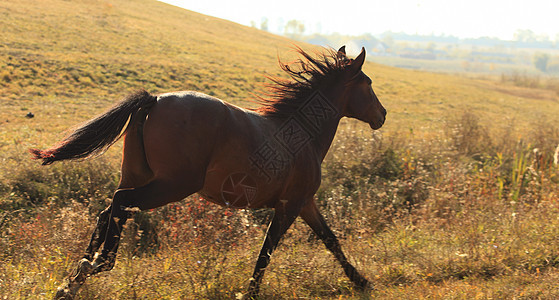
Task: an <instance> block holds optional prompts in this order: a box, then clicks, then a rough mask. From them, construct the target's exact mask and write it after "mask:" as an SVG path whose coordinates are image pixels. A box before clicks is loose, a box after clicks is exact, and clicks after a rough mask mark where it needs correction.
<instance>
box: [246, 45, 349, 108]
mask: <svg viewBox="0 0 559 300" xmlns="http://www.w3.org/2000/svg"><path fill="white" fill-rule="evenodd" d="M295 51H296V52H297V53H298V54H300V55H301V56H302V58H299V59H297V60H295V61H294V62H291V63H282V62H281V60H279V59H278V60H279V64H280V68H281V69H282V70H283V71H284V72H286V73H287V74H288V75H289V77H290V79H284V78H280V77H271V76H266V78H267V79H269V80H270V81H272V83H273V84H267V88H268V92H267V93H265V96H258V100H257V102H258V103H259V104H260V105H262V106H261V107H259V108H257V109H255V111H256V112H258V113H260V114H262V115H263V116H266V117H274V118H287V117H289V116H291V115H292V114H293V113H295V112H296V111H297V110H298V109H299V108H300V107H301V105H302V104H303V103H305V102H306V101H307V98H308V97H309V96H310V95H311V94H312V93H313V92H314V91H316V90H318V89H319V88H321V87H323V86H326V85H328V84H331V83H332V82H333V81H335V80H337V79H338V78H339V77H340V75H341V73H342V71H343V70H344V68H345V67H346V66H348V65H349V63H350V62H351V60H350V59H349V58H347V57H346V56H345V55H342V54H339V53H338V52H337V51H335V50H334V49H324V50H323V51H322V52H315V53H314V54H315V55H311V54H310V53H308V52H306V51H304V50H303V49H301V48H299V47H295Z"/></svg>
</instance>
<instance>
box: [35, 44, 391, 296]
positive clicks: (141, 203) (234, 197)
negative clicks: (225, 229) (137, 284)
mask: <svg viewBox="0 0 559 300" xmlns="http://www.w3.org/2000/svg"><path fill="white" fill-rule="evenodd" d="M298 52H299V53H300V54H301V55H302V58H301V59H299V60H298V61H296V62H295V63H294V65H296V68H294V67H293V64H292V65H282V66H281V67H282V69H283V70H284V71H286V72H287V73H288V74H289V75H290V77H291V79H290V80H283V79H272V80H273V82H274V84H273V86H272V91H271V92H270V97H269V98H267V99H261V102H262V104H263V106H262V107H261V108H259V109H256V110H246V109H243V108H240V107H237V106H234V105H232V104H229V103H226V102H224V101H222V100H220V99H216V98H213V97H210V96H207V95H204V94H201V93H197V92H174V93H167V94H161V95H158V96H152V95H150V94H149V93H147V92H145V91H140V92H138V93H135V94H133V95H130V96H128V97H127V98H126V99H124V100H123V101H122V102H120V103H118V104H117V105H116V106H115V107H113V108H112V109H110V110H109V111H107V112H106V113H104V114H102V115H100V116H98V117H97V118H95V119H92V120H91V121H89V122H87V123H86V124H84V125H83V126H81V127H80V128H78V129H76V130H75V131H73V132H72V133H71V134H70V135H69V136H67V137H66V138H65V139H64V140H63V141H62V142H60V143H59V144H58V145H57V146H55V147H53V148H51V149H48V150H37V149H33V150H31V152H32V153H33V155H34V156H35V158H37V159H41V160H42V161H43V164H44V165H47V164H51V163H53V162H55V161H58V160H66V159H79V158H85V157H89V156H91V155H93V154H97V153H99V152H102V151H103V150H106V149H107V148H108V147H110V146H111V145H112V144H113V143H114V142H115V141H117V140H118V138H119V137H120V136H121V135H124V151H123V152H124V153H123V158H122V169H121V170H122V177H121V180H120V184H119V187H118V189H117V190H116V192H115V194H114V196H113V200H112V204H111V205H110V206H109V207H108V208H107V209H105V210H104V211H103V212H101V214H100V215H99V218H98V221H97V226H96V228H95V230H94V233H93V236H92V238H91V241H90V243H89V246H88V247H87V249H86V252H85V255H84V257H83V258H82V259H81V260H80V262H79V263H78V267H77V269H76V271H75V272H74V274H72V275H71V276H70V278H69V280H68V282H67V284H66V285H65V286H62V287H61V288H59V290H58V292H57V294H56V296H55V297H56V298H57V299H59V298H72V297H73V296H74V295H75V294H76V292H77V290H78V289H79V287H80V286H81V285H82V284H83V283H84V281H85V279H86V278H87V277H88V276H90V275H92V274H95V273H98V272H101V271H107V270H110V269H112V267H113V266H114V263H115V258H116V252H117V248H118V244H119V240H120V235H121V230H122V226H123V225H124V223H125V222H126V220H127V219H128V218H130V216H131V214H132V213H133V212H134V211H137V210H146V209H152V208H156V207H160V206H163V205H165V204H168V203H171V202H176V201H180V200H182V199H184V198H185V197H187V196H188V195H191V194H193V193H196V192H197V193H199V194H200V195H202V196H203V197H204V198H205V199H207V200H209V201H211V202H214V203H216V204H219V205H222V206H228V207H237V208H263V207H268V208H273V209H274V216H273V219H272V221H271V223H270V226H269V228H268V231H267V233H266V238H265V240H264V243H263V245H262V250H261V251H260V254H259V255H258V259H257V262H256V267H255V269H254V273H253V275H252V278H251V280H250V285H249V288H248V293H247V294H246V295H245V296H246V297H248V298H253V297H255V296H256V295H257V294H258V291H259V285H260V282H261V280H262V277H263V275H264V270H265V268H266V266H267V265H268V263H269V261H270V255H271V254H272V251H273V250H274V249H275V248H276V246H277V245H278V242H279V241H280V238H281V237H282V235H283V234H284V233H285V232H286V231H287V229H288V228H289V227H290V226H291V224H292V223H293V221H294V220H295V219H296V218H297V216H301V218H303V220H304V221H305V222H306V223H307V224H308V225H309V226H310V227H311V228H312V230H313V231H314V232H315V233H316V234H317V235H318V236H319V237H320V239H322V241H323V242H324V244H325V245H326V247H327V248H328V249H329V250H330V251H331V252H332V253H333V254H334V256H335V258H336V259H337V260H338V261H339V263H340V264H341V266H342V268H343V270H344V271H345V273H346V275H347V276H348V277H349V279H351V281H352V282H353V283H354V284H355V285H356V286H357V287H359V288H365V287H367V286H368V285H369V283H368V281H367V280H366V279H365V278H363V277H362V276H361V275H360V274H359V273H358V272H357V271H356V269H355V268H354V267H353V266H352V265H351V264H350V263H349V262H348V260H347V259H346V257H345V255H344V254H343V252H342V250H341V247H340V244H339V242H338V240H337V238H336V236H335V235H334V233H333V232H332V231H331V230H330V228H328V225H327V224H326V222H325V220H324V218H323V217H322V215H321V214H320V212H319V211H318V208H317V205H316V203H315V200H314V194H315V192H316V191H317V189H318V187H319V186H320V180H321V163H322V161H323V159H324V157H325V155H326V153H327V151H328V149H329V147H330V144H331V143H332V140H333V138H334V135H335V133H336V129H337V127H338V123H339V121H340V119H341V118H342V117H352V118H357V119H359V120H361V121H364V122H367V123H368V124H369V125H370V126H371V128H372V129H378V128H380V127H381V126H382V125H383V124H384V120H385V116H386V110H385V109H384V108H383V106H382V105H381V104H380V102H379V100H378V99H377V97H376V95H375V94H374V92H373V90H372V88H371V79H370V78H369V77H367V75H365V74H364V73H363V72H362V70H361V68H362V65H363V62H364V61H365V49H364V48H363V49H362V51H361V54H359V56H358V57H357V58H355V59H354V60H353V59H349V58H348V57H347V56H346V54H345V48H344V47H342V48H340V50H338V51H337V52H336V51H332V50H325V51H324V52H323V53H321V54H319V55H318V56H313V55H310V54H308V53H307V52H305V51H303V50H301V49H298ZM101 246H102V248H101Z"/></svg>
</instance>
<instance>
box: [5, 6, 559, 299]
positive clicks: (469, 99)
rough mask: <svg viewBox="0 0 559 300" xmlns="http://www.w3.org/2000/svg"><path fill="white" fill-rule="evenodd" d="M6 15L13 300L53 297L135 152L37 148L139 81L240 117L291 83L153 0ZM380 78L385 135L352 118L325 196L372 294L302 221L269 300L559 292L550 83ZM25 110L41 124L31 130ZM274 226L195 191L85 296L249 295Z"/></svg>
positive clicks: (8, 260)
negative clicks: (39, 153)
mask: <svg viewBox="0 0 559 300" xmlns="http://www.w3.org/2000/svg"><path fill="white" fill-rule="evenodd" d="M0 12H1V13H2V16H3V18H1V19H0V23H1V24H2V27H3V28H5V30H4V32H3V38H4V39H5V41H6V42H5V43H3V44H2V45H1V46H0V65H1V66H2V71H1V72H0V94H1V95H2V96H0V97H1V101H0V149H1V150H0V161H1V162H2V164H0V257H1V261H2V262H3V264H1V265H0V298H4V299H44V298H49V297H52V295H53V293H54V291H55V289H56V287H57V286H58V285H59V284H60V283H61V282H62V281H63V280H64V278H65V276H67V274H68V273H69V271H70V270H71V269H72V268H73V266H74V263H75V261H76V260H77V259H78V258H79V257H81V254H82V251H83V249H84V248H85V245H86V243H87V240H88V235H89V234H90V232H91V230H92V226H93V225H94V219H95V217H96V215H97V214H98V212H99V211H100V210H101V209H102V208H103V207H104V206H105V205H106V202H107V201H108V199H107V197H109V196H110V195H111V194H112V193H113V190H114V188H115V186H116V184H117V181H118V172H117V171H116V170H118V164H119V158H120V151H119V150H120V149H119V147H120V145H119V144H117V145H115V147H114V149H113V148H112V149H111V150H109V151H108V152H107V153H106V154H105V155H104V156H103V157H101V158H96V159H93V160H89V161H86V162H82V163H61V164H56V165H54V166H51V167H48V168H42V167H40V166H38V164H37V163H36V162H34V161H30V160H29V159H28V158H29V157H28V155H27V154H26V149H27V148H30V147H32V146H33V147H45V146H49V145H51V144H52V143H53V142H54V141H55V140H57V139H58V138H60V136H61V134H60V132H62V131H63V130H65V129H67V128H68V127H70V126H73V125H74V124H76V123H78V122H79V121H83V120H86V119H88V118H90V117H92V116H93V115H94V114H96V113H99V112H101V111H102V110H103V109H104V108H105V107H107V106H109V105H110V103H112V102H114V101H115V100H117V99H118V98H119V97H121V96H122V95H124V94H126V93H127V92H128V91H130V90H132V89H135V88H139V87H146V88H148V89H150V91H153V92H163V91H168V90H174V89H196V90H201V91H203V92H207V93H213V94H214V95H216V96H219V97H223V98H226V99H228V100H232V101H233V102H237V103H241V102H240V99H244V98H247V97H250V92H252V91H254V90H258V89H259V85H260V84H261V82H262V80H263V79H262V77H261V76H260V75H259V74H257V73H260V72H261V73H271V74H272V75H274V74H276V73H274V72H277V70H278V68H277V67H276V57H275V56H276V51H278V50H276V47H277V49H286V48H285V45H286V44H288V41H286V40H284V39H282V38H278V37H275V36H272V35H269V34H267V33H262V32H259V31H256V30H254V29H250V28H246V27H241V26H237V25H234V24H231V23H228V22H225V21H222V20H216V19H213V18H209V17H205V16H201V15H198V14H194V13H190V12H184V11H181V10H179V9H176V8H173V7H170V6H167V5H164V4H161V3H157V2H151V1H134V2H132V3H131V2H127V1H111V4H108V3H106V2H103V1H100V2H97V1H84V2H83V3H79V5H78V4H76V3H75V2H67V1H54V0H52V1H40V2H28V3H25V2H21V1H19V2H17V3H16V2H13V3H12V2H2V3H0ZM62 13H64V15H65V16H67V18H60V17H59V16H60V14H62ZM162 15H165V16H168V17H166V18H162V17H160V16H162ZM76 20H79V22H77V21H76ZM335 46H337V45H335ZM279 51H280V54H281V55H284V54H285V55H288V54H286V52H283V50H279ZM365 70H366V72H367V73H368V74H372V75H373V76H372V77H373V80H374V86H375V91H376V92H377V94H378V96H379V98H380V99H381V101H382V102H383V104H385V106H386V107H387V110H388V111H389V114H388V121H387V124H386V125H385V127H384V128H383V129H382V130H381V131H379V132H376V133H374V134H373V133H371V131H370V129H369V128H368V126H367V125H366V124H361V123H359V122H357V121H355V120H346V119H344V120H342V122H341V124H340V128H339V132H338V134H337V137H336V139H335V141H334V144H333V145H332V148H331V151H330V153H329V155H328V157H327V159H326V161H325V163H324V170H323V175H324V176H323V184H322V187H321V189H320V191H319V192H318V194H317V197H318V200H319V203H320V205H321V210H322V211H323V212H324V213H325V215H326V217H327V219H328V222H329V224H331V225H332V227H333V229H334V230H335V231H336V233H337V234H338V235H339V236H340V238H341V241H342V244H343V247H344V249H345V252H346V254H347V255H348V256H349V257H350V259H351V261H352V262H354V263H355V265H356V266H357V268H358V269H359V270H362V272H363V273H364V275H365V276H366V277H367V278H369V279H370V280H371V281H372V282H373V283H374V284H375V286H376V289H375V290H373V291H368V292H365V293H360V292H358V291H356V290H354V289H353V288H352V286H351V284H350V282H349V281H348V280H347V279H346V278H345V276H344V275H343V272H342V270H340V268H339V267H338V266H337V264H336V263H335V262H334V260H333V258H332V256H331V254H330V253H328V252H327V251H326V250H325V248H324V246H323V245H322V244H321V243H320V241H317V240H316V237H314V236H313V235H312V234H311V233H310V231H309V229H308V228H307V227H306V226H305V225H304V224H303V223H302V222H300V221H297V222H296V224H295V225H294V227H293V228H291V229H290V231H289V232H288V234H287V235H286V237H285V239H284V240H283V241H282V243H281V245H280V247H279V248H278V250H277V252H276V253H275V254H274V257H273V259H272V263H271V265H270V267H269V270H268V271H267V273H266V276H265V278H264V283H265V285H264V286H263V289H262V298H263V299H298V298H310V299H368V298H380V299H400V298H401V299H422V298H435V299H449V298H451V299H466V298H481V299H485V298H500V299H509V298H520V299H537V298H543V299H553V298H557V297H559V290H558V288H557V285H556V282H557V278H558V277H559V271H558V262H559V256H558V253H559V242H558V240H557V238H556V237H557V236H558V234H559V219H558V218H557V215H558V210H559V207H558V205H559V204H558V199H559V192H558V191H559V189H558V187H559V170H558V168H557V166H554V165H553V163H552V154H553V151H554V150H555V149H556V147H557V144H559V123H558V120H557V118H556V116H557V115H558V114H559V104H558V103H557V101H556V98H553V97H554V96H553V95H549V94H545V95H546V96H545V97H547V98H546V100H549V101H542V98H541V97H539V95H542V93H545V92H542V87H539V88H536V89H534V88H530V87H514V90H512V92H511V89H510V86H509V83H504V82H497V81H491V80H483V79H468V78H464V77H460V76H448V75H441V74H429V73H423V72H414V71H405V70H399V69H394V68H389V67H384V66H380V65H373V64H367V65H366V66H365ZM29 111H32V112H33V113H35V118H32V119H28V118H25V115H26V114H27V112H29ZM535 149H537V150H535ZM268 220H269V212H268V211H256V212H253V211H243V210H226V209H223V208H220V207H217V206H214V205H210V204H208V203H206V202H204V201H202V200H200V199H198V197H196V196H191V197H189V198H188V199H186V200H185V201H183V202H180V203H176V204H173V205H169V206H166V207H164V208H161V209H157V210H154V211H150V212H143V213H140V214H138V215H136V217H135V220H134V221H130V222H129V223H128V225H127V229H126V231H125V238H124V242H123V243H124V245H123V247H122V248H121V251H120V256H119V259H118V262H117V264H116V266H115V269H114V270H113V271H111V272H107V273H104V274H99V275H98V276H94V277H92V278H90V279H89V280H88V281H87V283H86V284H85V286H84V287H83V289H82V290H81V291H80V294H79V296H80V298H81V299H99V298H102V299H137V298H142V299H151V298H162V299H231V298H234V297H235V296H236V295H237V293H240V292H243V291H244V289H245V287H246V286H247V281H248V278H249V277H250V274H251V272H252V268H253V264H254V262H255V258H256V253H257V252H258V250H259V246H260V244H261V241H262V239H263V237H264V232H265V227H266V223H267V221H268Z"/></svg>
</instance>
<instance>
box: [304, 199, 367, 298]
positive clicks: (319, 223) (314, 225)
mask: <svg viewBox="0 0 559 300" xmlns="http://www.w3.org/2000/svg"><path fill="white" fill-rule="evenodd" d="M299 215H300V216H301V218H303V220H304V221H305V222H306V223H307V224H308V225H309V226H310V227H311V229H312V230H313V232H314V233H315V234H316V235H317V236H318V237H319V238H320V239H321V240H322V242H323V243H324V245H326V248H328V250H330V252H332V254H334V257H336V259H337V260H338V262H339V263H340V264H341V265H342V268H343V269H344V272H345V274H346V275H347V277H349V279H350V280H351V281H352V282H353V284H355V286H356V287H358V288H361V289H365V288H369V287H370V286H371V285H370V283H369V281H367V279H365V278H364V277H363V276H361V274H359V272H357V270H356V269H355V267H353V265H351V263H349V262H348V260H347V258H346V257H345V255H344V253H343V252H342V247H341V246H340V243H339V242H338V239H337V238H336V235H335V234H334V232H332V230H330V227H328V225H327V224H326V220H324V217H323V216H322V214H321V213H320V211H319V210H318V207H317V206H316V203H315V202H314V199H313V200H311V201H309V202H308V203H307V205H305V206H304V207H303V209H302V210H301V213H300V214H299Z"/></svg>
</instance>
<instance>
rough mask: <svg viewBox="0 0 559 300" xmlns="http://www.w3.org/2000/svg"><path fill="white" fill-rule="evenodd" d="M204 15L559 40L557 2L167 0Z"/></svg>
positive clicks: (331, 28)
mask: <svg viewBox="0 0 559 300" xmlns="http://www.w3.org/2000/svg"><path fill="white" fill-rule="evenodd" d="M163 2H167V3H170V4H173V5H176V6H180V7H183V8H186V9H189V10H193V11H196V12H199V13H202V14H206V15H210V16H214V17H218V18H222V19H227V20H231V21H233V22H236V23H240V24H243V25H251V21H252V22H255V23H256V25H257V26H260V23H261V21H262V20H263V18H267V19H268V23H269V31H272V32H276V33H281V32H283V30H282V29H281V28H283V26H284V25H285V23H287V21H289V20H292V19H296V20H299V21H303V22H304V23H305V28H306V31H305V33H325V34H328V33H334V32H338V33H341V34H347V35H360V34H364V33H370V34H373V35H377V34H380V33H383V32H386V31H392V32H405V33H408V34H422V35H429V34H435V35H441V34H445V35H453V36H457V37H460V38H477V37H482V36H488V37H496V38H499V39H503V40H512V39H513V38H514V33H515V32H516V30H518V29H530V30H532V31H533V32H534V33H536V34H538V35H547V36H548V37H549V38H550V39H551V40H558V39H559V36H558V35H559V20H558V19H559V18H557V16H558V12H559V1H557V0H521V1H519V0H509V1H503V0H468V1H465V0H463V1H450V0H446V1H445V0H393V1H391V0H384V1H379V0H368V1H366V0H356V1H340V0H338V1H332V0H322V1H305V0H276V1H266V0H260V1H258V0H229V1H227V0H217V1H211V0H196V1H192V0H164V1H163Z"/></svg>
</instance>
